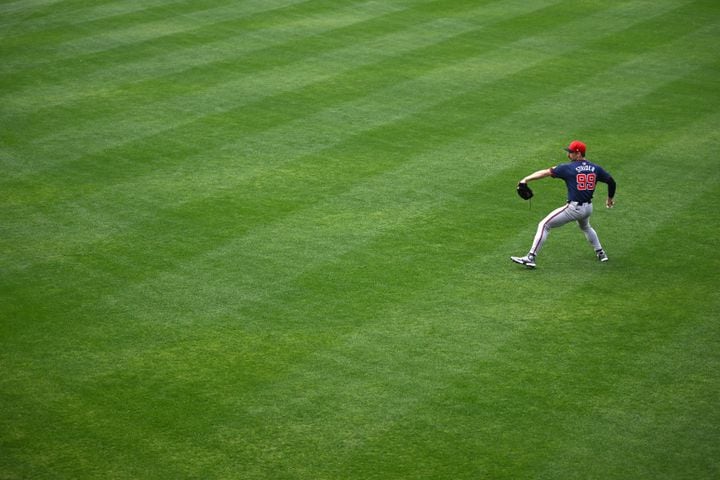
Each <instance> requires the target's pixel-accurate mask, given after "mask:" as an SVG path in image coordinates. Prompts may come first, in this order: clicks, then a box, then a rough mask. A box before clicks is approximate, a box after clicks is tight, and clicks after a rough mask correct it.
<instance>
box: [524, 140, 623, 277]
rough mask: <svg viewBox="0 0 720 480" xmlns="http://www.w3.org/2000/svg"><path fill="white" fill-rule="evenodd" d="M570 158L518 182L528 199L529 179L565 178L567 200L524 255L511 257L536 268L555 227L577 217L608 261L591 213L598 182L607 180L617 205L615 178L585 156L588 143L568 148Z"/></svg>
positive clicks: (609, 205) (542, 223)
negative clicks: (538, 257)
mask: <svg viewBox="0 0 720 480" xmlns="http://www.w3.org/2000/svg"><path fill="white" fill-rule="evenodd" d="M564 150H565V151H567V152H568V153H567V156H568V159H569V160H570V162H568V163H563V164H560V165H557V166H555V167H551V168H548V169H545V170H538V171H537V172H535V173H532V174H530V175H528V176H527V177H525V178H523V179H522V180H520V183H518V187H517V190H518V194H519V195H520V196H521V197H523V198H524V199H526V200H527V199H529V198H530V197H532V195H533V193H532V190H530V188H529V187H528V186H527V182H530V181H533V180H539V179H541V178H545V177H553V178H561V179H563V180H564V181H565V185H566V186H567V192H568V196H567V203H566V204H565V205H563V206H562V207H560V208H557V209H555V210H553V211H552V212H550V213H549V214H548V215H547V216H546V217H545V218H543V219H542V220H541V221H540V223H539V224H538V228H537V232H536V233H535V238H534V239H533V243H532V246H531V247H530V251H529V252H528V254H527V255H525V256H524V257H510V259H511V260H512V261H513V262H515V263H519V264H520V265H525V266H526V267H527V268H535V265H536V264H535V257H536V256H537V255H538V253H540V249H541V248H542V246H543V243H545V240H546V239H547V236H548V234H549V233H550V229H551V228H555V227H560V226H562V225H565V224H566V223H570V222H572V221H575V222H577V223H578V226H579V227H580V230H582V231H583V233H584V234H585V238H587V240H588V242H589V243H590V245H592V247H593V249H595V255H596V256H597V258H598V260H600V261H601V262H607V261H608V256H607V255H606V254H605V251H604V250H603V248H602V245H600V239H599V238H598V236H597V233H596V232H595V230H594V229H593V228H592V227H591V226H590V215H591V214H592V211H593V206H592V198H593V193H595V187H596V186H597V182H602V183H606V184H607V186H608V196H607V200H606V201H605V205H606V206H607V208H612V207H613V206H614V205H615V201H614V200H613V199H614V197H615V188H616V185H615V180H614V179H613V177H612V176H611V175H610V174H609V173H608V172H606V171H605V170H604V169H603V168H602V167H601V166H600V165H597V164H595V163H592V162H591V161H589V160H588V159H586V158H585V150H586V147H585V144H584V143H583V142H580V141H578V140H574V141H573V142H571V143H570V145H568V147H567V148H565V149H564Z"/></svg>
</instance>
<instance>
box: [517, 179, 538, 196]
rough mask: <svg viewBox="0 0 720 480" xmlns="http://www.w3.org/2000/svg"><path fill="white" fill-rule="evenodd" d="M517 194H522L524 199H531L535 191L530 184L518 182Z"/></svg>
mask: <svg viewBox="0 0 720 480" xmlns="http://www.w3.org/2000/svg"><path fill="white" fill-rule="evenodd" d="M517 194H518V195H520V198H522V199H523V200H530V199H531V198H532V197H533V195H534V193H533V191H532V190H531V189H530V187H528V184H527V183H522V182H520V183H518V184H517Z"/></svg>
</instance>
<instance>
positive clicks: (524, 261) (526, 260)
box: [510, 255, 535, 268]
mask: <svg viewBox="0 0 720 480" xmlns="http://www.w3.org/2000/svg"><path fill="white" fill-rule="evenodd" d="M510 260H512V261H513V262H515V263H519V264H520V265H525V266H526V267H527V268H535V258H531V257H529V256H528V255H525V256H524V257H510Z"/></svg>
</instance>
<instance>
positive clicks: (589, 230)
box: [577, 207, 608, 262]
mask: <svg viewBox="0 0 720 480" xmlns="http://www.w3.org/2000/svg"><path fill="white" fill-rule="evenodd" d="M591 213H592V207H589V208H588V213H587V216H585V217H583V218H581V219H579V220H578V221H577V223H578V226H579V227H580V230H582V232H583V233H584V234H585V238H586V239H587V241H588V243H589V244H590V245H591V246H592V247H593V250H595V255H596V256H597V257H598V260H600V261H601V262H606V261H607V260H608V257H607V255H606V254H605V250H603V247H602V245H601V244H600V238H599V237H598V234H597V232H596V231H595V229H594V228H593V227H592V225H590V214H591Z"/></svg>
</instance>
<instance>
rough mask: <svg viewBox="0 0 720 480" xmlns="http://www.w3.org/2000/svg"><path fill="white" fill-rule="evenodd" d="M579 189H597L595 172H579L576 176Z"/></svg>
mask: <svg viewBox="0 0 720 480" xmlns="http://www.w3.org/2000/svg"><path fill="white" fill-rule="evenodd" d="M575 181H576V182H577V189H578V190H595V174H594V173H578V174H577V176H576V177H575Z"/></svg>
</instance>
